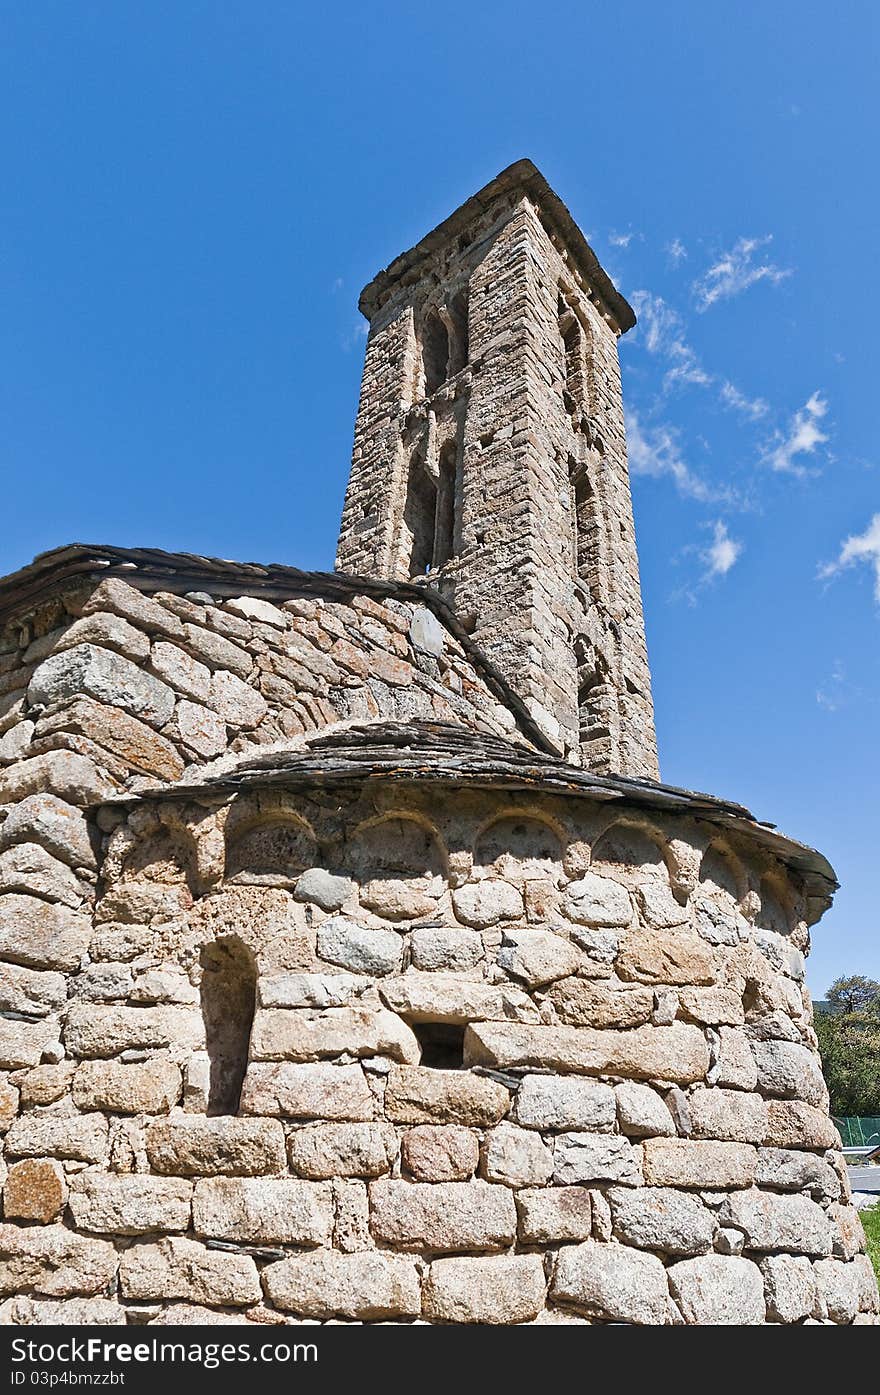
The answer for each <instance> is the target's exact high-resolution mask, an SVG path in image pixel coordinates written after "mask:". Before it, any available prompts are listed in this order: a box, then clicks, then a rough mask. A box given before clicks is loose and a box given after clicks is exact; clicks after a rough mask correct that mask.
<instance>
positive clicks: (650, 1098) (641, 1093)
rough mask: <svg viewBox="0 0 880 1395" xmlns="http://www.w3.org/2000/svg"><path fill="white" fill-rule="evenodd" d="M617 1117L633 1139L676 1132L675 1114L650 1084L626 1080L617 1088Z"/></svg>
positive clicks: (626, 1132)
mask: <svg viewBox="0 0 880 1395" xmlns="http://www.w3.org/2000/svg"><path fill="white" fill-rule="evenodd" d="M614 1093H615V1097H616V1100H617V1119H618V1123H619V1125H620V1131H621V1133H625V1134H628V1135H629V1137H630V1138H652V1137H656V1136H665V1135H669V1134H674V1133H675V1124H674V1123H673V1121H672V1115H671V1114H670V1112H669V1109H668V1108H667V1105H666V1103H665V1101H664V1100H662V1099H661V1098H660V1096H659V1095H658V1094H657V1092H656V1090H652V1089H651V1087H650V1086H649V1085H637V1084H636V1083H635V1081H625V1082H624V1083H623V1084H622V1085H617V1086H616V1087H615V1091H614Z"/></svg>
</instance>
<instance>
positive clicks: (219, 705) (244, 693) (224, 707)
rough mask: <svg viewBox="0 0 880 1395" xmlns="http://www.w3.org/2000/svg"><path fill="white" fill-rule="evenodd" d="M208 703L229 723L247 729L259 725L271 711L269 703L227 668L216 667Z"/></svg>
mask: <svg viewBox="0 0 880 1395" xmlns="http://www.w3.org/2000/svg"><path fill="white" fill-rule="evenodd" d="M207 705H208V707H210V708H211V709H212V710H213V711H214V712H216V713H217V715H218V717H221V718H222V719H223V721H224V722H226V723H227V725H229V726H231V727H240V728H243V729H244V730H245V731H249V730H251V729H252V728H253V727H256V726H259V724H260V722H261V721H262V720H263V718H264V717H265V715H266V713H267V712H268V711H269V704H268V703H267V701H266V699H265V698H264V697H263V695H262V693H258V692H257V690H256V688H252V687H251V686H250V684H249V683H245V682H243V681H242V679H241V678H239V677H238V675H237V674H235V673H230V672H229V671H228V670H227V669H222V668H221V669H216V670H215V672H214V673H213V674H212V676H211V693H210V697H209V698H208V700H207Z"/></svg>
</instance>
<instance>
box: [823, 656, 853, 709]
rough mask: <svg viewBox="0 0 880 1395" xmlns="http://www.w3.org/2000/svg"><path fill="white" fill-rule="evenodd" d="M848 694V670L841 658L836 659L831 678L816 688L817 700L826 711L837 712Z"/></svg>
mask: <svg viewBox="0 0 880 1395" xmlns="http://www.w3.org/2000/svg"><path fill="white" fill-rule="evenodd" d="M846 696H847V690H846V672H845V670H844V667H843V664H842V663H841V661H840V659H835V661H834V666H833V668H832V670H831V674H830V676H829V678H828V679H827V681H826V682H825V683H824V684H823V686H822V687H821V688H817V689H816V702H817V703H818V705H819V706H820V707H821V708H824V710H825V711H826V712H836V711H837V709H838V708H839V707H840V706H842V704H843V702H844V701H845V699H846Z"/></svg>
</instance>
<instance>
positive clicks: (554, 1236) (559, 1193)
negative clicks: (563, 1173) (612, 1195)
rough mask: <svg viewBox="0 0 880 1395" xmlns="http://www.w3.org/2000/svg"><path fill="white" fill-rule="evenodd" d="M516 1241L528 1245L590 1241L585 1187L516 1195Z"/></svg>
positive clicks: (541, 1189)
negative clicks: (517, 1215) (517, 1230)
mask: <svg viewBox="0 0 880 1395" xmlns="http://www.w3.org/2000/svg"><path fill="white" fill-rule="evenodd" d="M516 1209H517V1212H518V1213H519V1238H520V1240H522V1241H524V1242H525V1244H527V1245H547V1244H551V1245H552V1244H555V1243H558V1242H559V1241H561V1240H589V1238H590V1233H591V1229H592V1221H593V1210H592V1204H591V1201H590V1192H589V1189H588V1188H587V1187H539V1188H536V1189H535V1190H534V1191H532V1190H530V1189H528V1188H526V1187H524V1188H523V1189H522V1190H521V1191H518V1192H517V1193H516Z"/></svg>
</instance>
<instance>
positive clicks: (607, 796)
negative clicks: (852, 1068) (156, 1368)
mask: <svg viewBox="0 0 880 1395" xmlns="http://www.w3.org/2000/svg"><path fill="white" fill-rule="evenodd" d="M360 307H361V309H362V311H363V313H364V314H365V316H366V317H367V319H368V320H369V324H370V333H369V339H368V342H367V349H366V364H365V369H364V378H363V388H362V393H361V400H360V407H359V411H358V416H357V424H356V427H355V440H354V455H353V463H352V470H351V479H350V483H349V487H348V492H347V496H346V500H345V508H344V512H343V518H342V528H341V532H340V538H339V550H338V555H337V570H336V571H335V572H332V573H318V572H303V571H298V570H296V569H295V568H292V567H288V566H278V565H271V566H270V565H265V566H264V565H259V564H253V563H248V564H244V563H234V562H226V561H218V560H214V559H211V558H205V557H199V556H192V555H189V554H181V555H170V554H168V553H165V552H160V551H151V550H148V549H144V550H135V549H124V548H117V547H109V546H101V547H97V546H82V545H76V546H69V547H63V548H59V549H57V550H56V551H53V552H50V553H46V554H44V555H42V556H40V557H38V558H37V559H36V560H35V561H34V562H33V563H32V564H31V565H30V566H28V567H25V568H23V569H22V570H21V571H19V572H17V573H15V574H13V575H11V576H8V577H6V578H5V579H3V580H2V581H0V626H2V637H0V1116H2V1122H0V1132H2V1143H3V1162H2V1174H0V1176H2V1189H3V1195H2V1203H3V1216H2V1223H0V1313H2V1320H3V1321H4V1322H7V1323H17V1324H45V1323H114V1324H116V1323H118V1324H125V1323H129V1324H136V1325H144V1324H151V1323H155V1324H186V1323H197V1322H211V1323H219V1324H223V1323H262V1324H283V1323H289V1322H293V1323H296V1322H302V1321H317V1322H324V1321H330V1320H332V1321H334V1322H337V1321H351V1322H393V1323H410V1322H423V1323H468V1322H476V1323H493V1324H510V1323H551V1324H552V1323H564V1324H569V1323H574V1324H587V1325H588V1324H596V1323H598V1324H603V1323H651V1324H654V1323H673V1324H682V1323H685V1324H716V1323H734V1324H760V1323H833V1324H840V1323H842V1324H851V1323H857V1324H865V1323H876V1322H877V1321H878V1319H877V1316H876V1314H877V1307H878V1303H877V1289H876V1284H875V1281H874V1277H873V1274H872V1271H871V1267H870V1264H869V1262H868V1260H867V1258H866V1257H865V1254H864V1237H863V1234H862V1230H861V1226H860V1223H859V1219H858V1214H857V1212H856V1211H855V1209H854V1208H853V1206H852V1204H851V1201H850V1195H849V1186H848V1183H847V1174H846V1168H845V1166H844V1163H843V1157H842V1154H841V1150H840V1140H839V1137H838V1135H837V1132H836V1130H835V1128H834V1125H833V1123H832V1121H831V1119H830V1117H829V1113H828V1096H827V1091H826V1088H825V1084H824V1082H823V1079H822V1074H821V1071H820V1068H819V1059H818V1055H817V1051H816V1037H815V1034H814V1031H813V1027H812V1020H811V1004H810V999H809V995H808V993H807V990H806V987H805V984H804V955H805V954H806V953H807V951H808V948H809V926H811V925H812V924H814V923H815V922H816V921H817V920H818V919H819V917H820V916H821V915H822V913H823V911H824V910H825V909H826V908H827V907H828V905H829V904H830V900H831V896H832V893H833V891H834V890H835V887H836V882H835V877H834V873H833V871H832V869H831V867H830V866H829V865H828V863H827V861H826V860H825V859H824V858H823V857H822V856H821V855H820V854H818V853H816V852H813V851H812V850H811V849H810V848H808V847H805V846H803V845H801V844H799V843H796V842H793V841H792V840H790V839H789V838H786V837H784V836H782V834H780V833H778V832H777V831H776V830H775V829H774V828H773V826H772V825H768V824H764V823H761V822H759V821H757V820H756V819H755V818H754V817H753V816H752V815H751V814H750V813H749V812H748V810H746V809H744V808H742V807H740V806H738V805H736V804H731V803H728V802H725V801H724V800H722V799H716V798H712V797H710V796H708V795H700V794H693V793H689V792H688V791H685V790H681V789H674V788H671V787H670V786H667V785H664V784H661V783H660V782H659V772H658V767H657V754H656V741H655V734H654V722H653V710H652V700H651V683H650V672H649V668H648V658H647V650H646V645H645V633H644V624H643V618H642V608H641V599H640V591H639V574H638V561H637V555H636V543H635V535H634V530H633V518H632V507H631V500H630V490H629V482H628V476H627V463H626V441H625V434H624V422H623V410H622V400H621V386H620V372H619V364H618V353H617V341H618V338H619V337H620V335H622V334H623V333H625V332H626V331H627V330H628V329H630V328H631V327H632V325H633V324H634V322H635V319H634V315H633V312H632V310H631V309H630V307H629V306H628V305H627V303H626V301H625V300H624V299H623V297H622V296H621V295H620V293H619V292H618V291H617V290H616V289H615V288H614V286H613V285H612V284H611V282H610V280H609V278H608V276H607V275H606V274H605V272H604V271H603V270H602V268H601V266H600V265H599V263H598V262H597V260H596V257H595V255H594V253H593V252H592V250H591V249H590V247H589V246H588V245H587V243H586V241H585V240H584V237H583V235H582V233H581V232H580V231H579V229H578V228H577V227H576V225H575V224H574V222H573V221H572V218H571V216H570V214H569V213H568V211H567V210H566V208H565V206H564V205H563V204H562V203H561V201H560V200H559V198H558V197H557V196H556V194H554V192H553V191H552V190H551V189H550V188H549V187H548V185H547V184H546V182H545V181H544V179H543V178H542V176H541V175H540V173H539V172H538V171H537V169H535V167H534V166H533V165H532V164H531V163H530V162H529V161H520V162H519V163H518V164H515V165H513V166H511V167H510V168H509V169H507V170H505V171H504V172H503V173H502V174H500V175H499V176H498V177H497V178H496V179H494V180H493V181H492V182H491V183H490V184H489V185H487V186H486V188H484V189H482V190H481V191H480V192H479V193H478V194H476V195H474V197H473V198H471V199H469V200H468V202H467V203H465V204H464V205H463V206H462V207H461V208H459V209H458V210H457V211H456V212H455V213H453V214H452V216H451V217H450V218H448V219H447V220H446V221H445V222H444V223H442V224H441V225H440V227H438V228H436V229H435V230H434V231H433V232H431V233H430V234H429V235H428V236H427V237H425V238H424V239H423V240H422V241H421V242H420V243H419V244H418V246H416V247H414V248H412V250H410V251H409V252H406V253H404V254H403V255H402V256H400V257H398V258H397V259H396V260H395V261H394V262H392V263H391V265H390V266H389V267H388V268H387V269H386V270H385V271H383V272H381V273H380V274H379V275H378V276H377V277H376V278H375V280H373V281H372V282H371V284H370V285H369V286H368V287H367V288H366V289H365V290H364V292H363V294H362V296H361V300H360Z"/></svg>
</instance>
